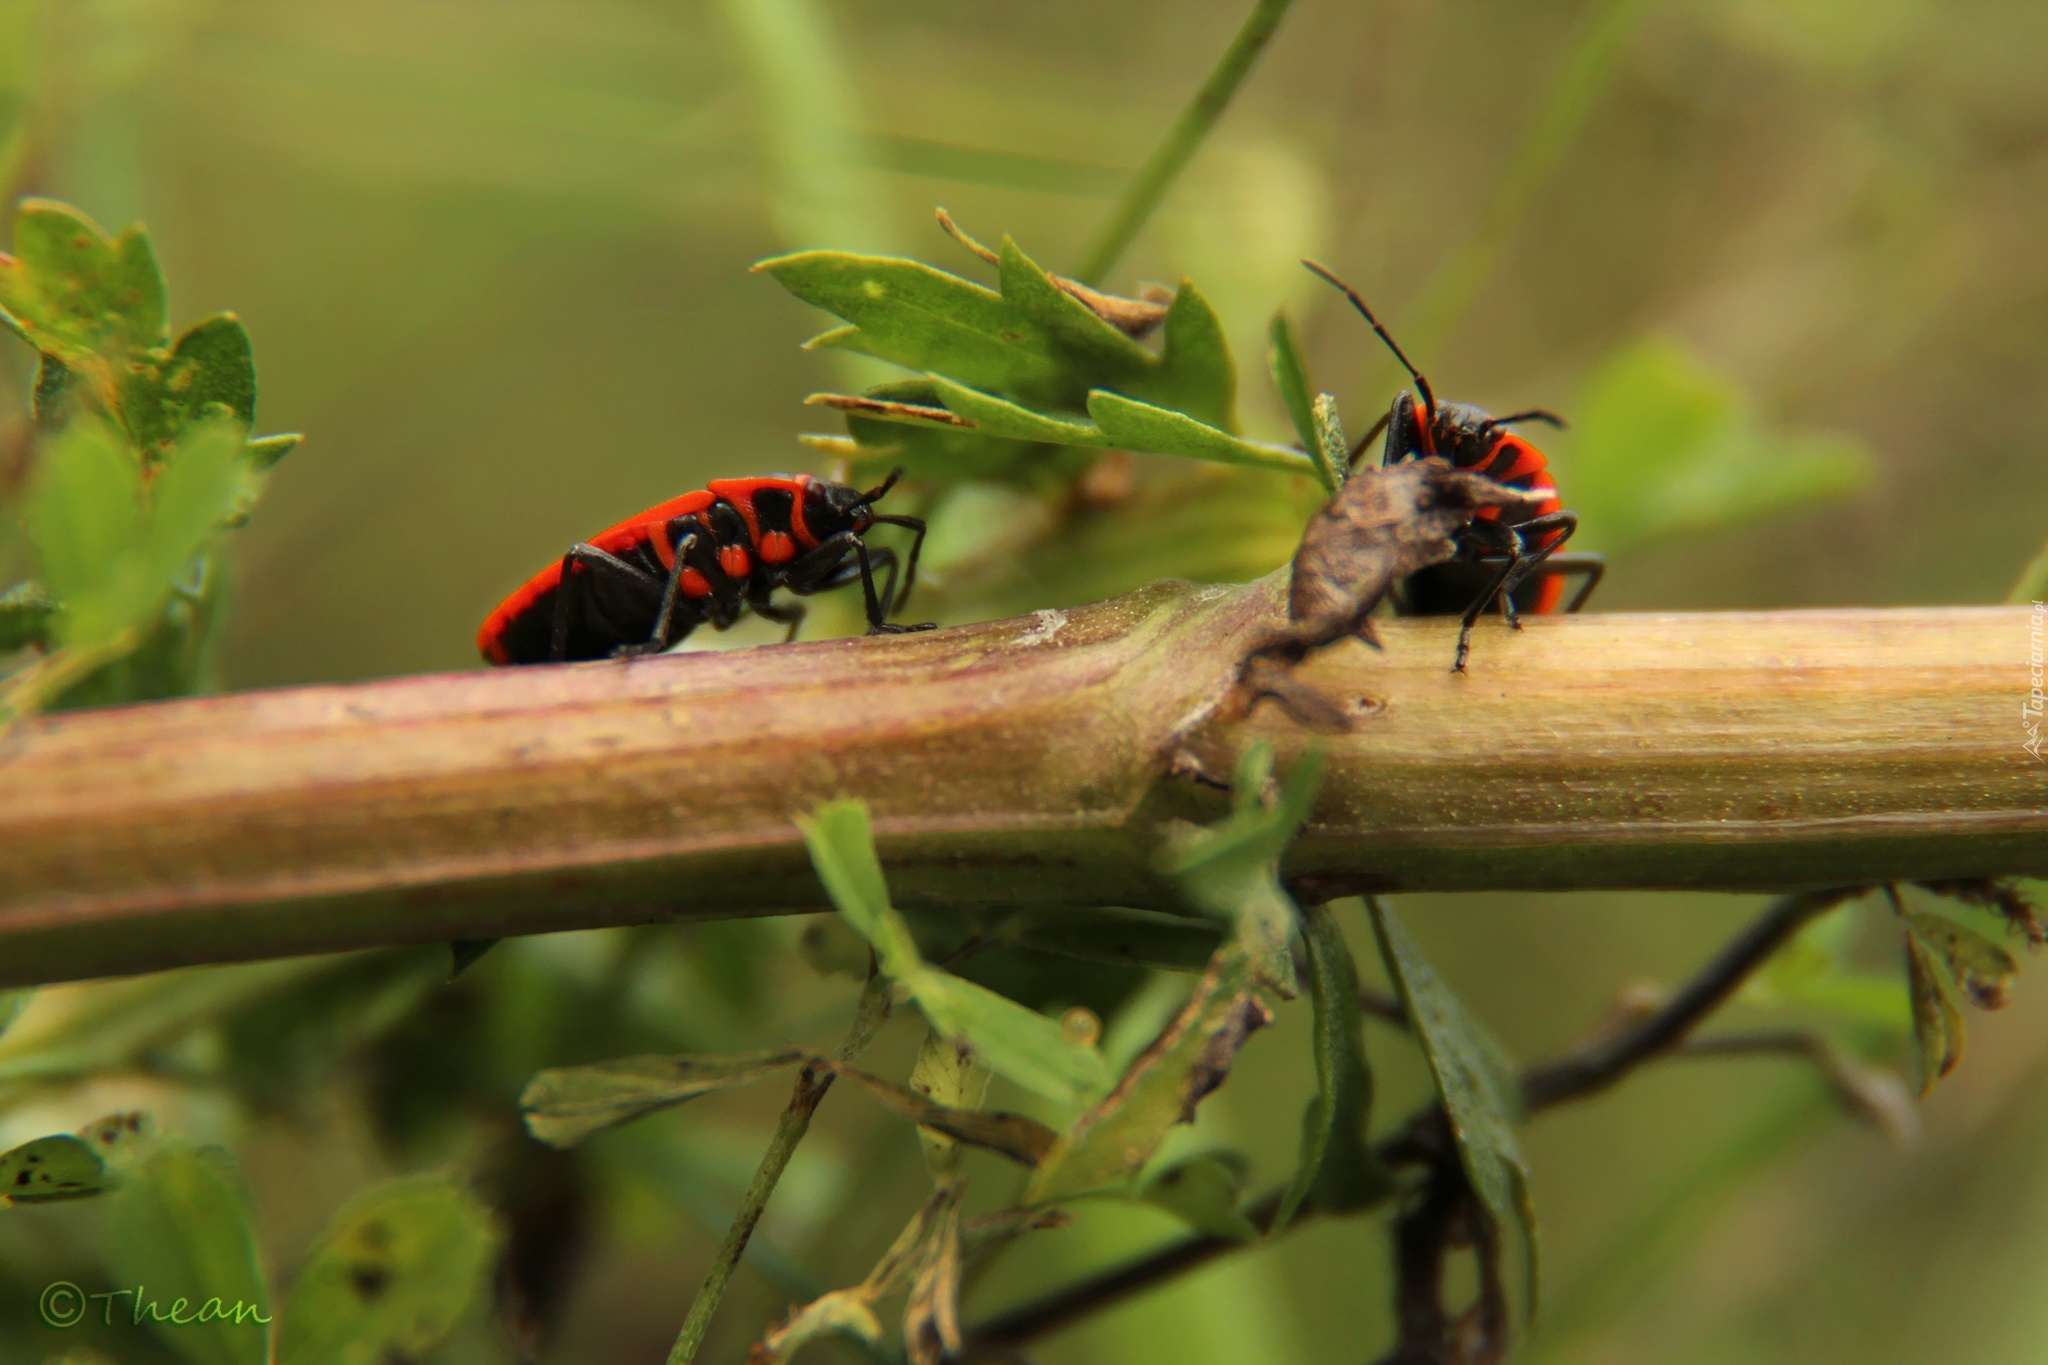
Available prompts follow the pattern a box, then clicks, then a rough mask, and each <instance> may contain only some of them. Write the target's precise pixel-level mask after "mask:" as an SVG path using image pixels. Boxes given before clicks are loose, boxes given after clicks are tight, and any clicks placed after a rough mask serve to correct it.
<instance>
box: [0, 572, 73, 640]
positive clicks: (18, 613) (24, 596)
mask: <svg viewBox="0 0 2048 1365" xmlns="http://www.w3.org/2000/svg"><path fill="white" fill-rule="evenodd" d="M59 610H60V608H59V606H58V603H57V599H56V598H54V597H52V596H50V594H49V592H48V591H47V590H46V589H45V588H44V587H43V585H42V584H40V583H37V582H35V581H33V580H31V581H29V582H25V583H16V584H15V585H14V586H13V587H11V588H9V589H8V590H7V591H6V592H0V653H6V652H10V651H13V650H17V649H26V648H27V647H29V646H30V645H34V646H37V647H39V648H40V647H42V646H45V645H48V644H49V643H50V640H51V637H52V636H53V635H54V634H55V633H56V627H57V613H58V611H59Z"/></svg>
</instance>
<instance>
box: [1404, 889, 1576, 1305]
mask: <svg viewBox="0 0 2048 1365" xmlns="http://www.w3.org/2000/svg"><path fill="white" fill-rule="evenodd" d="M1365 903H1366V907H1367V909H1368V910H1369V911H1370V912H1371V914H1372V923H1373V931H1374V933H1375V934H1376V935H1377V936H1378V938H1379V945H1380V956H1381V957H1382V958H1383V959H1385V962H1386V967H1387V975H1388V976H1390V977H1391V978H1392V979H1393V981H1394V984H1395V986H1396V987H1397V988H1398V989H1399V990H1400V992H1401V1003H1402V1006H1403V1007H1404V1008H1405V1009H1406V1010H1407V1012H1408V1020H1409V1023H1410V1024H1411V1025H1412V1027H1413V1028H1414V1032H1415V1038H1416V1041H1417V1042H1418V1043H1420V1044H1421V1045H1422V1054H1423V1057H1424V1059H1425V1060H1427V1061H1428V1063H1429V1070H1430V1074H1431V1076H1432V1077H1434V1079H1435V1081H1436V1089H1437V1095H1438V1097H1439V1098H1440V1099H1441V1100H1442V1101H1443V1105H1444V1113H1445V1115H1446V1116H1447V1117H1448V1118H1449V1119H1450V1125H1451V1133H1452V1136H1453V1137H1454V1138H1455V1139H1456V1140H1457V1144H1458V1159H1459V1161H1460V1162H1461V1163H1462V1164H1463V1165H1464V1167H1465V1176H1466V1178H1467V1180H1469V1181H1470V1182H1471V1185H1472V1192H1473V1193H1474V1194H1475V1195H1477V1196H1478V1197H1479V1202H1480V1203H1481V1204H1482V1205H1483V1206H1484V1207H1485V1209H1486V1213H1487V1216H1488V1217H1490V1218H1491V1219H1492V1220H1493V1222H1494V1225H1495V1226H1496V1227H1498V1228H1501V1229H1507V1228H1510V1227H1512V1228H1515V1229H1516V1230H1517V1231H1519V1233H1520V1234H1521V1238H1522V1243H1523V1247H1524V1250H1525V1253H1526V1255H1527V1266H1528V1303H1529V1316H1530V1317H1531V1318H1533V1317H1535V1315H1536V1303H1537V1281H1538V1252H1537V1242H1536V1220H1535V1216H1534V1212H1533V1210H1532V1208H1531V1207H1530V1203H1529V1170H1528V1167H1527V1166H1526V1165H1524V1164H1523V1162H1522V1152H1521V1148H1520V1146H1519V1144H1517V1142H1516V1141H1515V1120H1516V1118H1517V1117H1518V1116H1519V1115H1520V1113H1521V1107H1522V1106H1521V1093H1520V1091H1519V1089H1518V1088H1517V1086H1516V1083H1515V1078H1514V1073H1513V1072H1512V1070H1511V1069H1510V1068H1509V1066H1508V1063H1507V1058H1506V1054H1505V1053H1504V1052H1503V1051H1502V1050H1501V1046H1500V1044H1499V1043H1497V1042H1495V1041H1494V1038H1493V1035H1492V1034H1490V1033H1488V1032H1487V1030H1486V1028H1485V1026H1484V1025H1482V1024H1481V1023H1480V1022H1479V1021H1478V1020H1477V1019H1475V1018H1473V1017H1472V1015H1471V1014H1470V1013H1469V1012H1468V1011H1467V1010H1466V1009H1465V1006H1464V1004H1463V1002H1462V1001H1460V1000H1459V999H1458V997H1457V996H1456V995H1455V994H1454V993H1453V992H1452V991H1451V988H1450V987H1449V986H1448V985H1446V984H1445V983H1444V981H1443V978H1442V977H1439V976H1438V975H1437V974H1436V969H1435V968H1433V967H1431V966H1430V965H1429V960H1428V959H1427V958H1425V957H1424V956H1423V955H1422V951H1421V950H1420V949H1419V948H1417V947H1416V946H1415V941H1414V940H1413V939H1411V938H1409V937H1408V931H1407V930H1406V929H1405V928H1403V927H1402V924H1401V921H1400V920H1399V919H1398V918H1396V916H1395V914H1394V911H1393V908H1392V907H1391V906H1389V905H1387V904H1386V903H1385V902H1384V901H1381V900H1380V899H1378V898H1377V897H1373V896H1368V897H1366V898H1365Z"/></svg>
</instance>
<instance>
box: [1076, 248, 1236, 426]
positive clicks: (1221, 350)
mask: <svg viewBox="0 0 2048 1365" xmlns="http://www.w3.org/2000/svg"><path fill="white" fill-rule="evenodd" d="M1161 336H1162V337H1163V338H1164V344H1163V346H1162V348H1161V350H1160V354H1159V369H1158V372H1157V373H1156V374H1154V375H1152V376H1151V377H1150V378H1149V379H1147V380H1146V381H1145V382H1144V383H1143V384H1142V385H1136V386H1133V388H1132V392H1133V394H1135V395H1136V396H1138V397H1141V398H1148V399H1150V400H1152V401H1153V402H1154V403H1157V404H1159V405H1161V406H1164V407H1168V408H1171V409H1173V410H1175V411H1177V412H1182V413H1185V414H1187V415H1188V416H1189V417H1191V418H1193V419H1194V420H1196V421H1198V422H1200V423H1202V424H1203V425H1205V426H1209V427H1214V428H1220V429H1221V430H1222V431H1224V432H1225V433H1234V432H1235V431H1236V430H1237V363H1236V362H1235V361H1234V360H1232V359H1231V356H1230V343H1229V341H1228V340H1227V339H1226V338H1225V336H1224V332H1223V320H1222V319H1221V318H1219V317H1217V316H1216V310H1215V309H1214V308H1211V307H1210V306H1209V300H1207V299H1206V298H1204V297H1202V292H1201V291H1200V290H1199V289H1197V288H1195V284H1194V281H1192V280H1182V281H1181V282H1180V288H1179V289H1178V290H1176V291H1174V295H1173V302H1172V303H1170V304H1168V305H1167V308H1166V323H1165V326H1164V327H1163V328H1162V329H1161ZM1091 411H1092V409H1091ZM1097 420H1098V421H1100V420H1101V419H1100V418H1097Z"/></svg>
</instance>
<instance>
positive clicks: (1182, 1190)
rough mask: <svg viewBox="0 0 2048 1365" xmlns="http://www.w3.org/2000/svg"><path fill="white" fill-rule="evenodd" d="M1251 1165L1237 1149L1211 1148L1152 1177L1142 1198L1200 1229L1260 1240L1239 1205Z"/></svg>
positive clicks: (1238, 1238) (1140, 1193)
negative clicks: (1234, 1150)
mask: <svg viewBox="0 0 2048 1365" xmlns="http://www.w3.org/2000/svg"><path fill="white" fill-rule="evenodd" d="M1249 1169H1250V1163H1249V1162H1247V1161H1246V1160H1245V1159H1244V1158H1243V1157H1242V1156H1239V1155H1238V1154H1237V1153H1235V1152H1207V1153H1204V1154H1202V1155H1201V1156H1193V1157H1189V1158H1188V1159H1187V1160H1185V1161H1180V1162H1176V1163H1174V1164H1173V1165H1171V1166H1168V1167H1167V1168H1166V1169H1165V1170H1163V1171H1160V1172H1158V1173H1157V1174H1156V1175H1153V1176H1150V1177H1148V1178H1147V1179H1146V1181H1145V1183H1144V1185H1143V1186H1141V1187H1140V1188H1139V1190H1138V1198H1139V1199H1141V1200H1143V1201H1144V1202H1145V1203H1147V1204H1153V1205H1156V1206H1158V1207H1159V1208H1162V1209H1165V1210H1166V1211H1167V1212H1168V1213H1170V1214H1172V1215H1173V1216H1174V1217H1176V1218H1178V1219H1180V1220H1181V1221H1182V1222H1183V1223H1186V1224H1187V1225H1188V1226H1189V1227H1191V1228H1194V1229H1195V1230H1196V1231H1198V1232H1206V1233H1209V1234H1210V1235H1211V1236H1215V1237H1228V1238H1230V1239H1231V1240H1232V1241H1236V1242H1253V1241H1257V1240H1258V1236H1259V1230H1258V1229H1257V1228H1255V1227H1253V1226H1252V1223H1251V1220H1250V1219H1249V1218H1246V1217H1245V1216H1244V1215H1243V1214H1242V1213H1240V1212H1238V1208H1237V1205H1238V1199H1239V1197H1240V1196H1241V1195H1242V1194H1243V1191H1244V1181H1245V1176H1246V1175H1247V1174H1248V1172H1249ZM1276 1226H1277V1225H1276Z"/></svg>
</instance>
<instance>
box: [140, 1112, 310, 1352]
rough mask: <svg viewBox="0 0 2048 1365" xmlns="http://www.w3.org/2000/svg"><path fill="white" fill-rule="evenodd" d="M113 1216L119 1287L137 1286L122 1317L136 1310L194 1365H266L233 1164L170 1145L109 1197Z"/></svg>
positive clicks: (242, 1199) (257, 1287) (264, 1300)
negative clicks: (238, 1315) (240, 1312)
mask: <svg viewBox="0 0 2048 1365" xmlns="http://www.w3.org/2000/svg"><path fill="white" fill-rule="evenodd" d="M109 1214H110V1219H109V1235H108V1238H107V1247H108V1260H109V1262H110V1267H111V1269H112V1271H113V1274H114V1278H115V1282H116V1286H117V1287H118V1288H122V1289H125V1288H128V1287H129V1286H134V1287H135V1295H134V1298H133V1299H129V1300H123V1301H121V1302H120V1303H119V1304H118V1305H117V1310H118V1311H131V1312H140V1313H141V1317H140V1321H142V1322H148V1323H151V1324H152V1326H153V1328H154V1330H155V1331H156V1332H157V1334H158V1335H159V1337H160V1339H161V1341H162V1342H163V1344H164V1346H165V1347H167V1348H168V1349H169V1350H170V1351H171V1352H172V1353H174V1354H176V1355H179V1356H182V1357H183V1358H184V1359H185V1360H187V1361H190V1362H192V1365H264V1362H265V1361H267V1360H268V1359H269V1355H270V1351H269V1333H268V1332H267V1331H266V1330H265V1328H264V1324H265V1323H267V1322H268V1321H269V1320H270V1298H269V1293H268V1291H267V1290H266V1288H265V1287H264V1283H263V1275H262V1271H261V1270H260V1269H259V1268H258V1267H259V1262H258V1258H257V1255H256V1238H255V1233H254V1230H253V1229H252V1227H251V1225H250V1219H249V1202H248V1195H247V1193H246V1192H245V1191H244V1190H243V1188H242V1181H241V1176H240V1173H239V1172H238V1171H237V1170H236V1169H235V1165H234V1159H233V1158H232V1157H230V1156H229V1155H228V1154H227V1153H226V1152H225V1151H223V1150H221V1149H220V1148H218V1147H195V1146H193V1145H191V1144H190V1143H188V1142H184V1141H179V1140H173V1139H165V1140H164V1141H162V1142H161V1143H159V1144H158V1145H157V1147H156V1149H155V1150H154V1151H152V1152H151V1153H150V1154H149V1155H148V1156H147V1157H146V1158H145V1159H143V1160H142V1161H141V1162H140V1163H138V1164H137V1165H136V1166H135V1168H134V1169H133V1170H132V1171H131V1172H129V1174H128V1176H127V1178H126V1179H124V1180H123V1182H122V1185H121V1188H120V1189H119V1190H117V1191H115V1192H114V1194H113V1195H112V1196H111V1202H110V1206H109ZM145 1305H153V1309H152V1308H149V1307H145ZM237 1308H243V1309H244V1310H245V1311H244V1313H243V1315H242V1317H241V1320H240V1321H236V1320H235V1316H234V1313H235V1310H236V1309H237ZM255 1315H260V1316H255Z"/></svg>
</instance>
